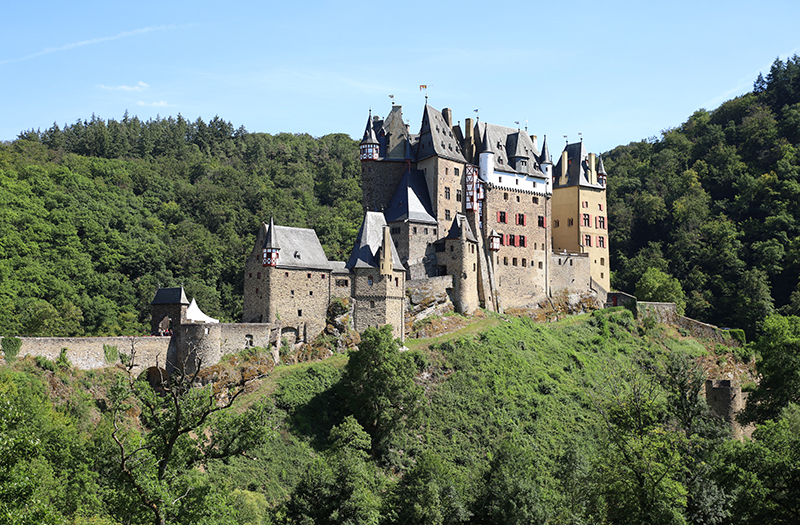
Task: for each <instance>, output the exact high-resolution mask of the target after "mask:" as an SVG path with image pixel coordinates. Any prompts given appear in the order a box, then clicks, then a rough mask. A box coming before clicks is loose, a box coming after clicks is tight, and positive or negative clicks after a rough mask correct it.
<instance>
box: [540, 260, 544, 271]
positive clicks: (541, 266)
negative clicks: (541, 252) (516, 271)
mask: <svg viewBox="0 0 800 525" xmlns="http://www.w3.org/2000/svg"><path fill="white" fill-rule="evenodd" d="M542 268H543V266H542V261H539V269H540V270H541V269H542Z"/></svg>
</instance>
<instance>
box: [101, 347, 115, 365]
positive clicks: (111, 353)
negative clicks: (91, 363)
mask: <svg viewBox="0 0 800 525" xmlns="http://www.w3.org/2000/svg"><path fill="white" fill-rule="evenodd" d="M103 354H104V355H105V356H106V363H108V364H109V365H113V364H115V363H116V362H117V359H119V349H118V348H117V347H116V346H113V345H103Z"/></svg>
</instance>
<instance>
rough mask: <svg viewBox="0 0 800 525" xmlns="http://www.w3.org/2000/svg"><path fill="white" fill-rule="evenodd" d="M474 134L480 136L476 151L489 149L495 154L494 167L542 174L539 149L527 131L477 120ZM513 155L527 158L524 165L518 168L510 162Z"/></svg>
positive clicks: (500, 169) (529, 173)
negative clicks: (478, 146) (478, 148)
mask: <svg viewBox="0 0 800 525" xmlns="http://www.w3.org/2000/svg"><path fill="white" fill-rule="evenodd" d="M475 134H476V135H477V136H479V137H481V146H480V150H478V153H483V152H484V151H491V152H492V153H494V156H495V169H496V170H498V171H508V172H516V173H524V174H527V175H532V176H536V177H542V176H543V175H544V174H543V173H542V171H541V168H539V163H538V159H539V157H540V154H539V150H538V149H537V148H536V146H534V145H533V140H531V138H530V136H528V134H527V133H525V132H523V131H520V130H518V129H514V128H507V127H505V126H498V125H497V124H487V123H485V122H478V123H476V124H475ZM515 157H522V158H526V159H529V161H528V162H527V163H526V166H525V167H524V168H523V169H521V170H518V169H516V166H515V163H514V162H510V161H511V159H513V158H515Z"/></svg>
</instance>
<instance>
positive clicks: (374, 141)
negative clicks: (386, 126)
mask: <svg viewBox="0 0 800 525" xmlns="http://www.w3.org/2000/svg"><path fill="white" fill-rule="evenodd" d="M359 149H360V151H361V160H362V161H368V160H378V156H379V153H380V149H381V145H380V142H378V137H376V136H375V130H374V129H373V127H372V110H370V111H369V117H367V128H366V129H365V130H364V138H363V139H361V144H360V146H359Z"/></svg>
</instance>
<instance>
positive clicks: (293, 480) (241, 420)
mask: <svg viewBox="0 0 800 525" xmlns="http://www.w3.org/2000/svg"><path fill="white" fill-rule="evenodd" d="M496 319H497V322H498V323H499V324H498V325H497V326H495V327H493V328H489V329H485V330H484V329H481V331H479V332H475V333H473V334H471V335H464V336H462V337H460V338H456V339H451V340H448V341H445V342H442V343H434V344H433V345H431V346H430V347H429V348H427V349H422V350H416V351H410V352H405V353H399V352H398V351H397V349H396V348H395V346H394V344H393V343H392V342H391V339H390V338H389V337H387V336H388V334H389V332H387V331H385V330H384V331H380V332H379V331H375V330H370V331H368V332H367V333H366V334H365V335H364V339H363V341H362V344H361V349H360V350H358V351H357V352H355V353H350V354H342V355H337V356H334V357H333V358H331V359H328V360H326V361H323V362H317V363H306V364H300V365H291V366H289V365H280V366H278V367H276V368H274V370H272V371H270V372H269V373H268V374H267V375H266V376H264V377H262V378H261V379H258V380H256V381H255V382H252V383H250V386H249V388H248V390H247V393H246V394H245V396H244V397H242V398H240V400H239V401H237V404H236V405H234V409H233V411H226V412H220V413H218V414H217V415H216V416H215V417H212V418H211V419H209V421H208V424H201V425H200V426H198V427H197V430H196V431H195V432H194V433H190V434H186V435H183V437H181V439H180V440H178V442H177V443H176V445H177V448H176V449H175V450H176V455H173V458H172V459H171V460H170V462H169V463H168V464H167V468H166V472H167V473H168V476H167V477H166V478H165V481H164V483H165V484H164V485H159V483H161V482H157V481H156V479H157V478H156V477H155V474H154V471H153V477H152V478H150V477H147V476H146V475H145V473H146V472H147V469H149V468H150V467H148V466H147V463H146V462H145V463H137V464H129V467H130V468H132V469H133V470H134V472H138V474H136V477H135V479H138V480H147V479H150V480H151V481H148V482H146V483H144V484H143V485H141V486H142V487H143V490H144V491H145V493H147V494H151V496H150V497H155V498H156V499H157V500H159V501H162V502H164V504H163V509H164V520H165V521H164V523H208V524H210V523H238V524H246V523H250V524H255V523H386V524H390V523H498V522H501V523H545V522H546V523H642V522H651V523H676V524H677V523H752V522H754V521H753V520H755V521H758V522H759V523H783V522H784V521H781V520H782V519H784V518H786V517H787V516H790V515H791V512H794V511H795V510H796V500H795V501H794V502H793V503H790V504H789V510H787V509H786V508H784V507H783V506H782V505H784V504H786V502H787V501H790V502H791V501H792V500H791V498H792V494H793V492H791V491H792V490H794V489H793V485H790V486H788V487H787V486H786V485H783V484H777V485H776V484H774V483H772V470H773V469H774V468H777V465H778V464H777V463H776V461H777V462H781V461H783V460H781V459H780V457H779V456H772V455H770V454H772V452H770V450H773V449H772V447H775V446H783V445H780V443H787V444H789V443H794V441H796V440H797V439H798V438H797V435H798V434H797V432H795V430H798V429H800V427H798V426H797V425H798V419H797V418H796V417H795V416H796V415H791V414H789V415H787V416H786V417H787V419H781V422H780V423H779V424H777V426H776V425H772V426H770V425H769V424H768V425H767V426H765V427H764V428H765V429H766V430H764V431H763V432H764V433H763V434H758V433H757V436H758V437H759V438H762V436H763V439H760V440H759V441H758V442H754V443H740V442H737V441H730V440H728V439H726V435H727V431H726V428H727V427H726V425H725V424H724V423H723V422H722V421H721V420H719V419H716V418H714V417H712V416H710V415H709V414H708V412H707V409H706V407H705V403H704V402H703V401H702V398H701V397H699V396H698V394H699V392H700V391H701V390H702V388H703V385H704V379H705V373H704V372H703V371H702V369H701V368H698V366H697V363H699V362H707V363H716V364H724V363H725V362H730V363H734V362H739V363H741V364H746V363H747V362H750V359H751V358H750V356H749V355H748V351H746V350H745V349H740V350H736V351H735V352H734V353H731V352H730V349H728V348H726V347H721V346H716V345H714V344H713V343H708V342H703V341H698V340H695V339H692V338H690V337H685V336H684V335H682V334H681V333H679V332H678V331H676V330H675V329H673V328H669V327H667V326H663V325H654V324H653V323H637V322H636V321H635V320H634V319H633V317H632V315H631V314H630V312H628V311H627V310H624V309H621V308H618V309H612V310H605V311H597V312H595V313H594V314H587V315H581V316H576V317H572V318H568V319H564V320H562V321H559V322H556V323H547V324H539V323H535V322H533V321H532V320H530V319H526V318H512V317H503V316H500V317H497V318H496ZM479 322H480V323H483V320H482V319H481V320H480V321H479ZM737 356H739V357H737ZM260 359H261V357H260V354H259V350H258V349H255V350H251V351H249V352H247V353H246V354H242V355H240V356H234V357H232V358H229V359H228V360H227V361H226V362H227V364H223V365H222V368H219V369H217V370H216V371H215V372H214V373H215V374H216V377H218V378H223V377H227V378H230V377H232V376H235V375H236V374H238V373H242V374H245V375H246V374H248V373H249V372H248V370H249V369H250V368H251V367H256V369H258V367H260V366H261V365H259V364H258V363H259V362H260ZM366 363H369V365H368V366H366V367H365V366H364V365H365V364H366ZM226 367H227V370H229V372H223V370H225V369H226ZM237 370H239V371H240V372H236V371H237ZM231 374H232V375H231ZM123 378H124V374H123V373H122V371H121V369H119V368H117V369H105V370H101V371H92V372H80V371H77V370H74V369H71V368H70V367H69V364H68V363H66V362H61V363H58V364H54V363H51V362H47V360H44V359H39V360H38V361H35V360H33V359H30V358H28V359H26V360H24V361H20V362H15V363H12V364H11V365H10V366H6V367H3V368H2V369H0V391H2V392H3V397H4V400H5V404H4V409H3V411H2V412H0V416H1V417H0V430H2V436H3V440H2V442H1V443H0V446H2V447H3V448H2V451H3V454H2V456H0V457H2V458H3V462H4V468H5V469H6V470H5V473H4V474H2V475H0V476H2V479H0V491H2V494H1V495H2V498H0V501H2V502H3V503H2V505H3V508H2V510H3V513H2V516H5V517H6V518H0V522H2V523H5V522H9V523H10V522H13V523H29V522H30V523H34V522H35V523H65V522H67V523H78V524H89V523H93V524H98V523H100V524H111V523H153V514H152V513H151V512H150V511H149V510H148V508H147V507H145V506H142V505H141V504H139V502H140V501H141V494H137V491H136V490H134V486H133V485H132V484H131V482H130V480H129V479H128V478H126V477H125V476H124V475H123V472H122V471H121V470H120V465H119V460H118V458H119V449H118V447H117V445H115V442H114V437H113V436H114V434H113V433H114V427H115V426H118V427H120V428H122V429H127V430H124V433H123V434H122V435H123V436H125V437H124V440H133V441H130V442H133V443H135V442H136V440H139V439H151V438H153V439H157V438H158V436H159V435H160V434H159V430H158V429H159V428H161V427H160V425H162V424H163V422H160V420H156V419H152V418H151V417H150V416H147V417H145V416H146V414H149V413H150V411H149V410H150V409H148V408H147V406H149V405H148V404H152V403H155V404H158V403H160V402H161V401H158V399H159V398H158V397H157V396H156V397H153V396H152V394H148V393H147V392H148V390H149V387H146V385H145V384H143V387H142V388H144V390H141V391H140V394H139V395H137V396H133V397H127V396H126V395H125V394H124V393H123V392H124V391H125V387H124V385H125V381H124V380H123ZM743 379H746V377H745V378H743ZM214 391H218V392H222V391H224V383H218V386H215V387H214ZM198 392H202V391H198ZM169 397H170V396H166V398H163V397H162V398H161V399H164V400H167V401H168V400H169ZM198 399H199V398H198ZM221 399H222V398H221ZM192 403H194V401H192ZM186 406H187V407H188V406H190V405H186ZM192 406H193V405H192ZM164 414H166V413H164ZM353 416H355V417H353ZM792 418H794V419H792ZM115 421H116V423H115ZM759 432H761V431H759ZM787 432H788V434H787ZM792 433H793V434H792ZM148 436H149V437H148ZM193 436H194V437H193ZM199 436H206V438H205V439H202V440H200V441H197V440H198V438H199ZM226 436H228V437H226ZM229 439H230V440H231V441H228V440H229ZM787 439H788V441H786V440H787ZM124 440H123V441H124ZM209 440H210V441H209ZM776 440H777V441H776ZM148 442H150V441H144V442H142V443H148ZM192 442H194V443H197V445H198V446H200V448H201V449H202V448H203V447H204V446H205V445H202V443H204V442H205V443H209V444H211V443H215V444H216V445H215V446H213V447H211V448H209V449H208V452H209V453H210V455H209V456H207V457H206V459H204V460H202V461H201V462H200V463H193V460H189V459H187V458H191V457H194V454H195V453H196V452H197V450H199V449H194V448H193V447H192V446H191V443H192ZM152 443H156V442H155V441H154V442H152ZM789 446H794V445H789ZM237 447H238V448H237ZM145 450H147V449H145ZM150 450H153V451H154V453H155V451H156V450H157V449H150ZM193 450H194V451H195V452H193ZM226 450H238V453H236V454H234V455H233V456H230V457H228V458H227V459H214V457H215V456H221V455H224V454H223V452H224V451H226ZM775 450H777V449H775ZM154 457H157V456H154ZM756 457H759V458H763V461H762V460H759V461H757V462H755V463H754V462H753V461H752V460H753V458H756ZM786 459H787V460H788V461H791V459H790V458H789V457H787V458H786ZM130 465H133V466H130ZM154 465H155V464H154ZM781 465H783V466H781V467H780V468H787V469H791V468H794V469H796V466H795V467H790V466H789V465H788V464H785V465H784V464H783V463H781ZM137 469H144V470H141V471H140V470H137ZM787 472H788V471H787ZM159 479H160V478H159ZM34 480H35V481H34ZM158 487H162V488H158ZM162 490H163V491H165V492H163V493H161V492H159V491H162ZM159 498H160V499H159ZM3 519H5V520H6V521H3ZM9 519H11V520H12V521H8V520H9ZM26 520H27V521H26Z"/></svg>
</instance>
